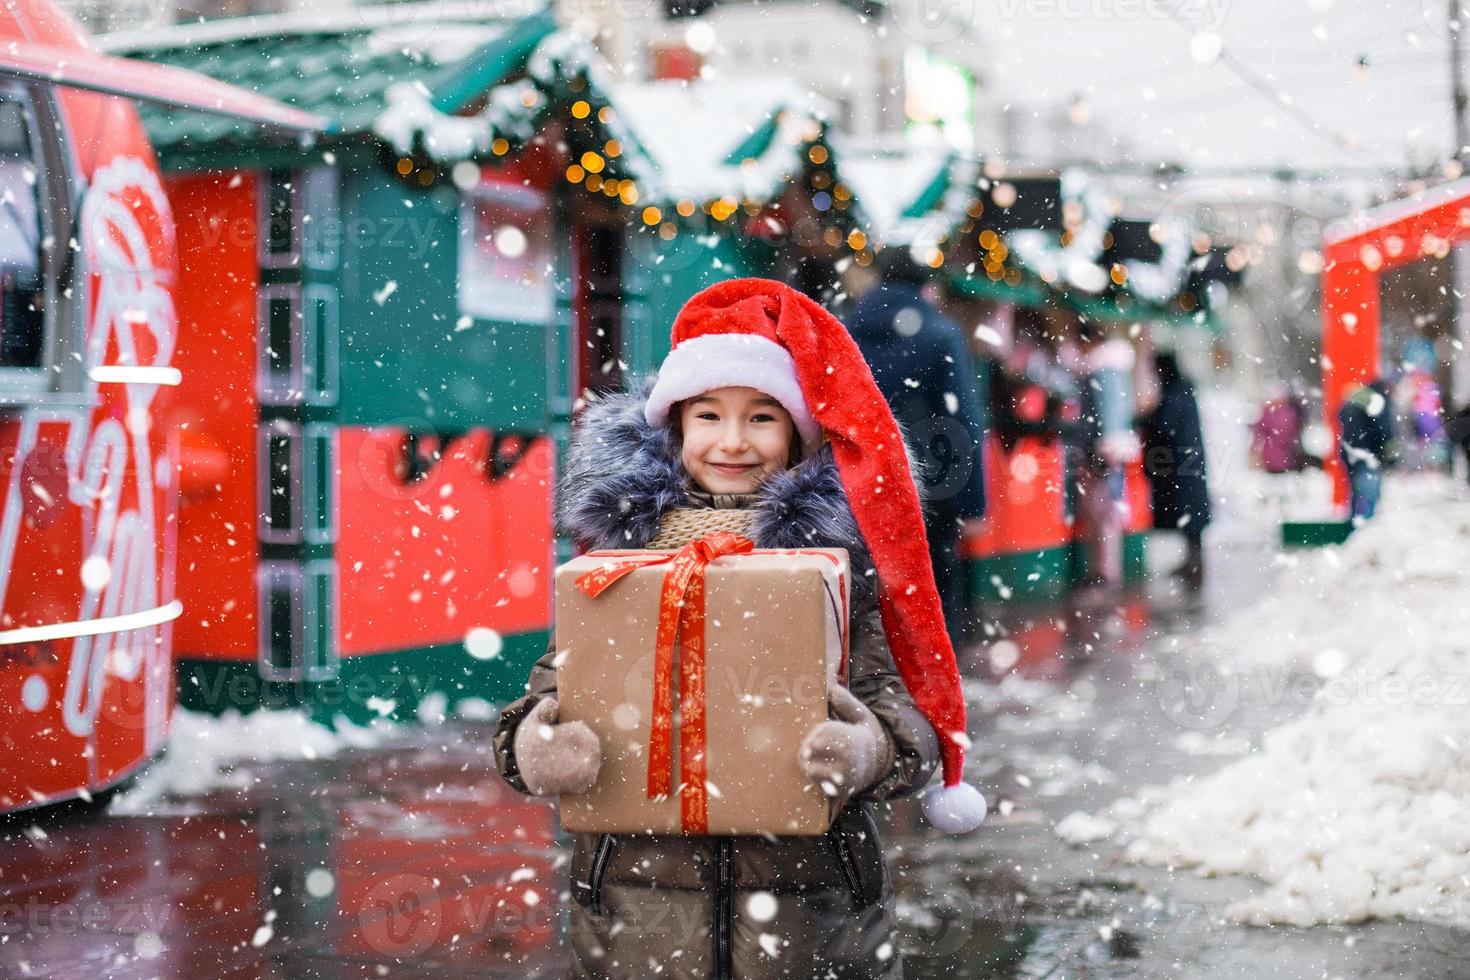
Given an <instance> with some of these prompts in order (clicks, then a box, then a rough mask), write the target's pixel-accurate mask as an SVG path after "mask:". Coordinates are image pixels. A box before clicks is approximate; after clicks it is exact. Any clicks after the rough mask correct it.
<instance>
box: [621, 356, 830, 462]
mask: <svg viewBox="0 0 1470 980" xmlns="http://www.w3.org/2000/svg"><path fill="white" fill-rule="evenodd" d="M734 386H739V387H744V388H755V389H757V390H758V391H763V392H765V393H766V394H768V395H770V396H771V397H772V398H774V399H776V401H778V402H780V403H781V407H782V408H784V409H786V411H788V412H790V413H791V421H793V422H795V423H796V431H797V432H798V433H799V434H800V435H801V441H802V443H803V445H804V446H805V447H806V448H808V449H809V448H810V447H812V446H815V445H817V443H819V442H820V441H821V438H822V427H821V426H819V425H818V424H817V423H816V420H815V419H813V418H812V415H811V412H809V411H807V407H806V398H805V397H803V396H802V393H801V385H800V384H799V383H798V382H797V380H796V362H795V361H793V360H792V359H791V354H790V353H789V352H788V351H787V350H786V348H784V347H782V346H781V345H780V344H778V343H776V342H775V341H774V340H768V339H766V338H765V337H761V336H757V335H755V334H747V333H720V334H705V335H704V336H702V337H690V338H689V339H688V340H685V341H683V342H682V343H680V344H679V345H678V346H677V347H675V348H674V349H673V350H672V351H670V352H669V356H668V357H666V358H664V363H663V366H662V367H660V368H659V369H658V380H657V381H656V382H654V385H653V391H651V392H650V393H649V395H648V404H647V406H645V408H644V410H643V411H644V416H645V417H646V418H647V419H648V423H649V424H650V425H658V426H663V425H667V424H668V422H669V410H670V409H671V408H673V406H674V404H675V403H676V402H681V401H683V400H684V399H686V398H693V397H694V396H695V395H702V394H704V393H705V392H706V391H712V390H714V389H715V388H726V387H734Z"/></svg>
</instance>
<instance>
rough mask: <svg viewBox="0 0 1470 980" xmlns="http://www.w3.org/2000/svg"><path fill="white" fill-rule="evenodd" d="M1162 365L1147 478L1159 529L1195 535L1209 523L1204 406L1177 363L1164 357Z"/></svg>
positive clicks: (1149, 430) (1147, 435) (1150, 418)
mask: <svg viewBox="0 0 1470 980" xmlns="http://www.w3.org/2000/svg"><path fill="white" fill-rule="evenodd" d="M1157 364H1158V370H1159V404H1158V406H1157V407H1155V408H1154V410H1153V411H1152V412H1149V413H1148V414H1147V415H1145V416H1144V418H1143V422H1142V425H1141V429H1142V435H1143V472H1144V474H1145V475H1146V476H1147V477H1148V482H1149V487H1150V489H1152V491H1153V515H1154V527H1156V528H1161V529H1164V530H1170V531H1177V530H1183V531H1185V532H1186V533H1190V532H1194V531H1198V530H1200V529H1202V528H1204V526H1205V525H1206V524H1208V523H1210V491H1209V487H1208V485H1207V483H1206V475H1205V437H1204V431H1203V429H1202V428H1201V426H1200V420H1199V404H1198V402H1196V401H1195V397H1194V388H1193V386H1191V385H1190V383H1189V382H1188V381H1186V380H1185V379H1184V377H1183V376H1182V375H1181V374H1180V373H1179V368H1178V366H1177V365H1176V364H1175V362H1174V360H1173V358H1171V357H1166V356H1160V357H1159V358H1158V361H1157Z"/></svg>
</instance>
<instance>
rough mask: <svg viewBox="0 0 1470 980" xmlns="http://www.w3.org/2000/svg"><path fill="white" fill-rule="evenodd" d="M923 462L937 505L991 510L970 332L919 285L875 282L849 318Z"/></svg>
mask: <svg viewBox="0 0 1470 980" xmlns="http://www.w3.org/2000/svg"><path fill="white" fill-rule="evenodd" d="M843 319H844V321H845V322H846V324H847V329H848V330H849V331H850V332H851V333H852V338H853V340H855V341H857V345H858V347H859V348H861V350H862V352H863V357H864V358H866V359H867V362H868V366H869V367H870V368H872V371H873V380H875V381H877V382H878V388H879V390H880V391H882V392H883V397H884V398H886V399H888V404H889V405H890V406H891V407H892V408H893V414H894V415H895V416H896V417H897V418H898V421H899V424H901V425H902V426H903V427H904V431H905V433H906V434H907V436H908V440H909V449H910V452H911V453H912V454H913V455H914V456H915V457H916V458H917V459H918V461H919V464H920V466H921V467H922V474H923V475H922V480H923V483H924V494H925V497H926V498H927V499H928V501H929V508H930V511H931V513H933V514H934V515H935V516H939V517H942V518H943V519H946V520H954V519H955V518H969V517H981V516H983V515H984V513H985V480H984V474H983V471H982V463H981V458H982V443H981V439H982V435H983V431H984V423H983V417H982V416H981V414H980V403H979V398H978V396H977V395H976V390H975V389H976V385H975V370H974V368H973V367H972V365H971V361H970V352H969V350H968V349H967V348H966V346H965V339H964V335H963V334H962V333H961V332H960V328H959V327H958V326H957V325H956V324H955V322H954V321H953V320H950V319H949V318H948V317H946V316H944V315H943V314H942V313H940V312H939V311H938V310H936V309H934V307H933V306H931V305H929V303H928V301H927V300H925V299H924V298H923V296H921V295H920V294H919V289H918V287H917V286H912V285H908V284H906V283H896V282H886V283H883V284H881V285H878V286H875V287H873V289H871V290H869V291H868V292H867V293H866V294H864V295H863V297H862V298H861V299H859V300H858V301H857V304H856V305H855V306H854V307H853V308H852V311H851V312H850V313H849V314H847V315H846V316H845V317H844V318H843Z"/></svg>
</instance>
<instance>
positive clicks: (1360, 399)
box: [1337, 381, 1393, 469]
mask: <svg viewBox="0 0 1470 980" xmlns="http://www.w3.org/2000/svg"><path fill="white" fill-rule="evenodd" d="M1337 421H1338V423H1339V424H1340V425H1341V426H1342V447H1341V454H1342V459H1343V462H1344V463H1345V464H1347V466H1348V468H1349V469H1351V468H1352V467H1354V466H1371V467H1372V468H1374V469H1377V468H1379V467H1380V466H1383V465H1385V464H1386V463H1387V462H1388V457H1389V444H1390V443H1391V442H1392V441H1393V404H1392V402H1391V401H1390V400H1389V397H1388V386H1387V385H1386V384H1384V383H1383V382H1382V381H1372V382H1369V383H1368V384H1365V385H1360V386H1358V387H1357V388H1354V389H1353V392H1352V394H1350V395H1349V396H1348V397H1347V398H1346V399H1344V401H1343V403H1342V408H1340V409H1338V411H1337Z"/></svg>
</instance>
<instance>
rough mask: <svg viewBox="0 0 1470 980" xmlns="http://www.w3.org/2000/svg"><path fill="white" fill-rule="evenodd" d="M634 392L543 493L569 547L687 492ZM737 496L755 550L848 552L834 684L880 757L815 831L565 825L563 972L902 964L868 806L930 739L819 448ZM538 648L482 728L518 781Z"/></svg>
mask: <svg viewBox="0 0 1470 980" xmlns="http://www.w3.org/2000/svg"><path fill="white" fill-rule="evenodd" d="M645 400H646V393H639V394H624V395H614V396H610V397H607V398H605V399H603V400H601V401H599V402H597V403H595V404H593V405H591V406H589V407H588V408H587V410H586V412H585V413H584V415H583V416H582V418H581V420H580V421H579V423H578V426H577V429H576V431H575V433H574V434H573V438H572V445H571V448H570V450H569V452H568V454H567V466H566V469H565V471H564V473H563V475H562V478H561V480H560V482H559V486H558V488H557V502H556V503H557V523H558V528H559V530H560V531H561V533H563V534H566V535H568V536H570V537H571V538H573V539H574V540H575V541H577V542H578V543H579V544H581V545H583V546H586V547H589V548H640V547H644V546H646V545H647V544H648V543H649V542H650V541H652V540H653V539H654V538H655V537H656V536H657V535H658V532H659V525H660V520H661V519H662V517H663V516H664V515H666V514H668V513H670V512H671V511H672V510H674V509H676V508H678V507H682V506H689V505H691V501H690V500H689V499H688V498H687V497H686V494H685V490H684V486H685V485H684V482H683V472H682V469H681V467H680V466H679V464H678V457H677V448H676V446H675V445H674V444H673V442H672V439H671V438H670V435H669V433H668V431H667V430H664V429H655V428H653V427H650V426H649V425H648V424H647V423H646V422H645V421H644V419H643V404H644V402H645ZM750 509H751V510H753V511H754V512H755V513H754V521H753V523H752V528H751V536H752V538H753V539H754V540H755V542H756V545H757V546H758V547H763V548H793V547H836V548H846V549H848V552H849V556H850V563H851V568H852V581H853V594H852V595H853V598H852V622H851V631H850V632H851V650H850V660H849V674H850V676H849V687H850V688H851V690H852V692H853V693H854V694H855V695H856V696H857V697H858V698H859V699H860V700H861V701H862V702H863V703H864V704H866V705H867V706H868V707H869V708H870V709H871V710H872V711H873V713H874V714H875V715H876V716H877V717H878V719H879V721H880V722H881V723H882V724H883V727H884V728H885V730H886V731H887V733H888V735H889V736H890V738H891V739H892V743H893V748H894V764H893V767H892V768H891V769H890V770H889V771H888V772H887V773H885V774H883V775H882V776H881V777H880V778H879V780H878V782H877V783H876V784H875V785H874V786H872V787H870V788H869V789H868V790H867V791H865V792H864V793H862V794H860V795H857V796H854V797H853V798H852V799H850V800H849V801H848V803H847V805H846V807H845V808H844V809H843V811H842V812H841V813H840V814H838V816H837V819H836V821H835V823H834V825H833V827H832V829H831V830H830V831H828V833H827V834H825V835H822V836H817V837H769V838H768V837H746V836H739V837H686V836H682V835H674V834H652V835H649V834H616V835H614V834H575V835H573V844H572V860H571V882H572V884H571V892H572V909H571V918H572V927H571V945H572V955H573V965H572V976H574V977H609V978H612V977H619V978H622V977H630V978H635V977H650V976H659V977H668V978H690V980H694V978H700V980H705V978H711V977H739V978H742V980H744V978H764V977H772V978H775V977H789V978H792V980H808V978H812V977H822V976H834V977H843V978H869V977H872V978H885V980H887V978H895V977H899V976H901V975H902V966H901V962H900V955H899V952H898V947H897V941H896V937H895V936H894V933H893V919H892V901H893V896H892V890H891V886H890V883H889V878H888V873H887V870H886V868H885V866H884V861H883V851H882V846H881V844H880V842H879V840H878V835H877V828H876V825H875V823H874V818H873V807H874V804H875V801H879V800H885V799H888V798H891V797H896V796H901V795H904V794H907V793H911V792H914V791H915V790H917V789H919V788H920V787H922V786H923V785H924V784H925V783H926V782H927V781H928V780H929V777H930V775H931V774H932V773H933V771H934V768H935V766H936V765H937V762H938V752H939V745H938V739H937V736H936V735H935V733H934V730H933V728H932V727H931V726H930V725H929V722H928V721H927V720H926V719H925V718H924V716H923V715H922V714H920V713H919V711H918V709H917V708H916V707H915V706H914V703H913V701H912V699H911V698H910V697H909V695H908V692H907V691H906V690H905V688H904V686H903V684H902V682H901V681H900V680H899V677H898V675H897V673H896V672H895V670H894V667H893V661H892V658H891V656H890V654H889V650H888V644H887V642H886V640H885V639H884V635H883V630H882V626H881V623H880V621H879V618H878V612H877V602H876V595H875V589H874V576H873V574H872V561H871V559H870V557H869V556H868V551H867V548H866V546H865V545H864V543H863V539H862V535H861V534H860V533H859V531H858V528H857V524H856V521H855V520H854V518H853V515H852V512H851V510H850V508H849V507H848V504H847V500H846V497H845V495H844V493H843V490H842V484H841V481H840V480H839V478H838V473H837V468H836V465H835V463H834V462H833V460H832V457H831V454H830V452H829V451H828V450H826V449H825V448H824V449H823V450H821V451H819V452H818V453H817V454H816V455H814V456H812V457H811V458H809V459H807V460H805V461H804V462H802V463H801V464H799V465H798V466H796V467H794V468H792V469H790V470H787V471H786V472H784V473H780V474H777V475H775V476H773V477H772V478H770V479H769V480H767V481H766V482H765V483H764V484H763V485H762V486H761V488H760V490H759V491H758V493H757V495H756V501H755V503H754V505H753V506H752V507H751V508H750ZM553 658H554V647H553V649H549V650H548V651H547V654H546V656H544V657H542V659H541V660H540V661H539V662H538V663H537V664H536V666H535V667H534V668H533V669H532V671H531V678H530V683H529V684H528V686H527V690H528V693H527V694H526V696H525V697H523V698H521V699H520V700H519V701H516V702H514V703H513V704H511V705H509V706H508V707H507V708H506V709H505V710H504V712H503V713H502V714H501V716H500V720H499V722H498V723H497V726H496V730H495V736H494V746H495V755H496V761H497V764H498V766H499V768H500V772H501V775H503V776H504V777H505V779H506V781H507V782H509V783H510V785H511V786H513V787H515V788H516V789H518V790H520V791H522V792H525V789H526V787H525V784H524V782H522V780H521V778H520V774H519V771H518V769H517V766H516V759H515V751H514V745H515V731H516V727H517V725H519V724H520V722H521V719H522V718H524V717H525V716H526V715H527V714H528V713H530V711H531V709H532V708H533V707H534V706H535V705H536V703H537V702H538V701H540V700H541V699H542V698H546V697H551V696H554V695H555V693H556V671H555V667H554V665H553ZM790 750H791V751H792V752H795V751H796V750H797V746H795V745H793V746H791V747H790ZM758 893H766V894H768V895H769V896H770V897H771V898H774V900H775V901H774V903H772V902H770V901H769V900H768V899H767V898H766V897H765V895H760V896H759V897H758V898H757V900H756V902H755V903H754V904H752V903H751V901H750V900H751V898H752V897H753V896H757V894H758ZM772 906H774V907H772Z"/></svg>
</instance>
